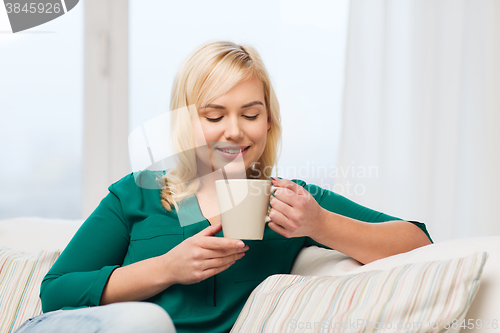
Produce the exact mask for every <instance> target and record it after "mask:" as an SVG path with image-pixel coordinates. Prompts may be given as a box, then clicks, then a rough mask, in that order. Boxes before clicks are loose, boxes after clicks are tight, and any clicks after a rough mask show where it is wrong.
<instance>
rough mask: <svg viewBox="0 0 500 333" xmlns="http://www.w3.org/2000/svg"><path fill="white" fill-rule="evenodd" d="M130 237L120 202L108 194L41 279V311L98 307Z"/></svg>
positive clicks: (121, 260)
mask: <svg viewBox="0 0 500 333" xmlns="http://www.w3.org/2000/svg"><path fill="white" fill-rule="evenodd" d="M112 186H113V185H112ZM112 186H110V191H111V189H112ZM129 235H130V230H129V226H128V225H127V224H126V223H125V221H124V218H123V211H122V207H121V204H120V200H119V198H118V197H117V196H116V195H115V194H114V193H113V192H112V191H111V192H110V193H109V194H108V195H107V196H106V197H105V198H104V199H103V200H102V201H101V203H100V204H99V206H98V207H97V208H96V209H95V211H94V212H93V213H92V214H91V215H90V216H89V218H88V219H87V220H86V221H85V222H84V223H83V224H82V226H81V227H80V229H78V231H77V232H76V234H75V235H74V236H73V238H72V239H71V241H70V242H69V244H68V245H67V246H66V248H65V249H64V251H63V252H62V253H61V255H60V257H59V258H58V259H57V261H56V262H55V263H54V265H53V266H52V268H51V269H50V270H49V272H48V273H47V275H46V276H45V277H44V279H43V281H42V284H41V288H40V298H41V301H42V310H43V312H49V311H54V310H58V309H62V308H66V309H68V308H78V307H85V306H96V305H99V303H100V299H101V294H102V291H103V289H104V286H105V285H106V283H107V281H108V278H109V276H110V275H111V273H112V272H113V270H114V269H116V268H117V267H119V266H120V265H122V263H123V260H124V257H125V255H126V253H127V249H128V245H129V239H130V236H129Z"/></svg>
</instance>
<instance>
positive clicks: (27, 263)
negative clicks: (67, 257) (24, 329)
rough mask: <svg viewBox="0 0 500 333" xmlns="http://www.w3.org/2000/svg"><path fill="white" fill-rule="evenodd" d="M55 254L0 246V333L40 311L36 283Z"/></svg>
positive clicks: (49, 265) (57, 255)
mask: <svg viewBox="0 0 500 333" xmlns="http://www.w3.org/2000/svg"><path fill="white" fill-rule="evenodd" d="M59 254H60V253H59V252H58V251H41V252H39V253H38V254H35V253H26V252H22V251H17V250H12V249H8V248H0V333H7V332H13V331H14V330H15V329H16V328H17V327H19V326H20V325H21V324H22V323H23V322H24V321H26V320H27V319H29V318H31V317H34V316H36V315H39V314H41V313H42V308H41V304H40V298H39V293H40V284H41V283H42V279H43V277H44V276H45V274H46V273H47V272H48V271H49V269H50V267H51V266H52V265H53V264H54V262H55V261H56V259H57V258H58V257H59Z"/></svg>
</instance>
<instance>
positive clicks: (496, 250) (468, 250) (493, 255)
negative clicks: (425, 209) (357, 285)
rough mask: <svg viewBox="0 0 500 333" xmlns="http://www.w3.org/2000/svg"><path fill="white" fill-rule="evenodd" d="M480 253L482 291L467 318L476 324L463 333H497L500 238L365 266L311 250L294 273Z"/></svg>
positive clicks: (337, 272) (339, 271)
mask: <svg viewBox="0 0 500 333" xmlns="http://www.w3.org/2000/svg"><path fill="white" fill-rule="evenodd" d="M477 251H481V252H482V251H484V252H488V254H489V258H488V263H487V264H486V265H485V266H484V270H483V274H482V277H481V288H480V289H479V291H478V293H477V296H476V298H475V300H474V302H473V303H472V306H471V308H470V309H469V311H468V312H467V315H466V317H465V321H466V322H469V321H472V322H474V323H475V324H474V325H473V326H469V327H468V328H467V329H464V332H467V333H481V332H484V331H485V330H486V331H487V330H488V328H487V327H489V330H490V331H491V330H492V329H493V326H495V325H496V326H495V327H497V328H496V329H495V330H498V329H499V328H500V327H499V326H500V323H499V321H500V318H499V316H498V313H499V312H498V309H500V283H499V279H498V277H499V276H500V236H487V237H470V238H462V239H453V240H449V241H445V242H440V243H435V244H431V245H427V246H424V247H420V248H418V249H415V250H413V251H410V252H406V253H401V254H398V255H395V256H391V257H387V258H384V259H380V260H377V261H374V262H372V263H369V264H367V265H364V266H363V265H361V264H360V263H359V262H357V261H356V260H354V259H352V258H350V257H348V256H346V255H345V254H342V253H340V252H337V251H332V250H326V249H323V248H319V247H316V246H311V247H309V248H305V249H304V250H302V251H301V252H300V254H299V256H298V257H297V259H296V260H295V264H294V267H293V270H292V272H291V273H292V274H298V275H318V276H321V275H329V276H341V275H346V274H355V273H361V272H368V271H372V270H385V269H390V268H392V267H396V266H399V265H402V264H408V263H415V262H422V261H428V260H445V259H453V258H459V257H463V256H466V255H468V254H472V253H474V252H477ZM476 323H478V324H479V323H480V324H482V327H478V326H479V325H477V324H476ZM488 325H489V326H488Z"/></svg>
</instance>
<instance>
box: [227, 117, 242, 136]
mask: <svg viewBox="0 0 500 333" xmlns="http://www.w3.org/2000/svg"><path fill="white" fill-rule="evenodd" d="M242 136H243V131H242V129H241V126H240V124H239V122H238V119H237V118H235V117H232V118H230V119H229V121H228V122H227V127H226V130H225V131H224V137H225V138H226V140H228V141H230V140H233V141H238V140H239V139H241V137H242Z"/></svg>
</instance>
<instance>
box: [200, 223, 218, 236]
mask: <svg viewBox="0 0 500 333" xmlns="http://www.w3.org/2000/svg"><path fill="white" fill-rule="evenodd" d="M221 230H222V223H221V222H220V221H219V223H216V224H213V225H211V226H209V227H206V228H205V229H203V230H202V231H200V232H199V233H197V234H196V235H195V236H213V235H216V234H218V233H219V232H220V231H221Z"/></svg>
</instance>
